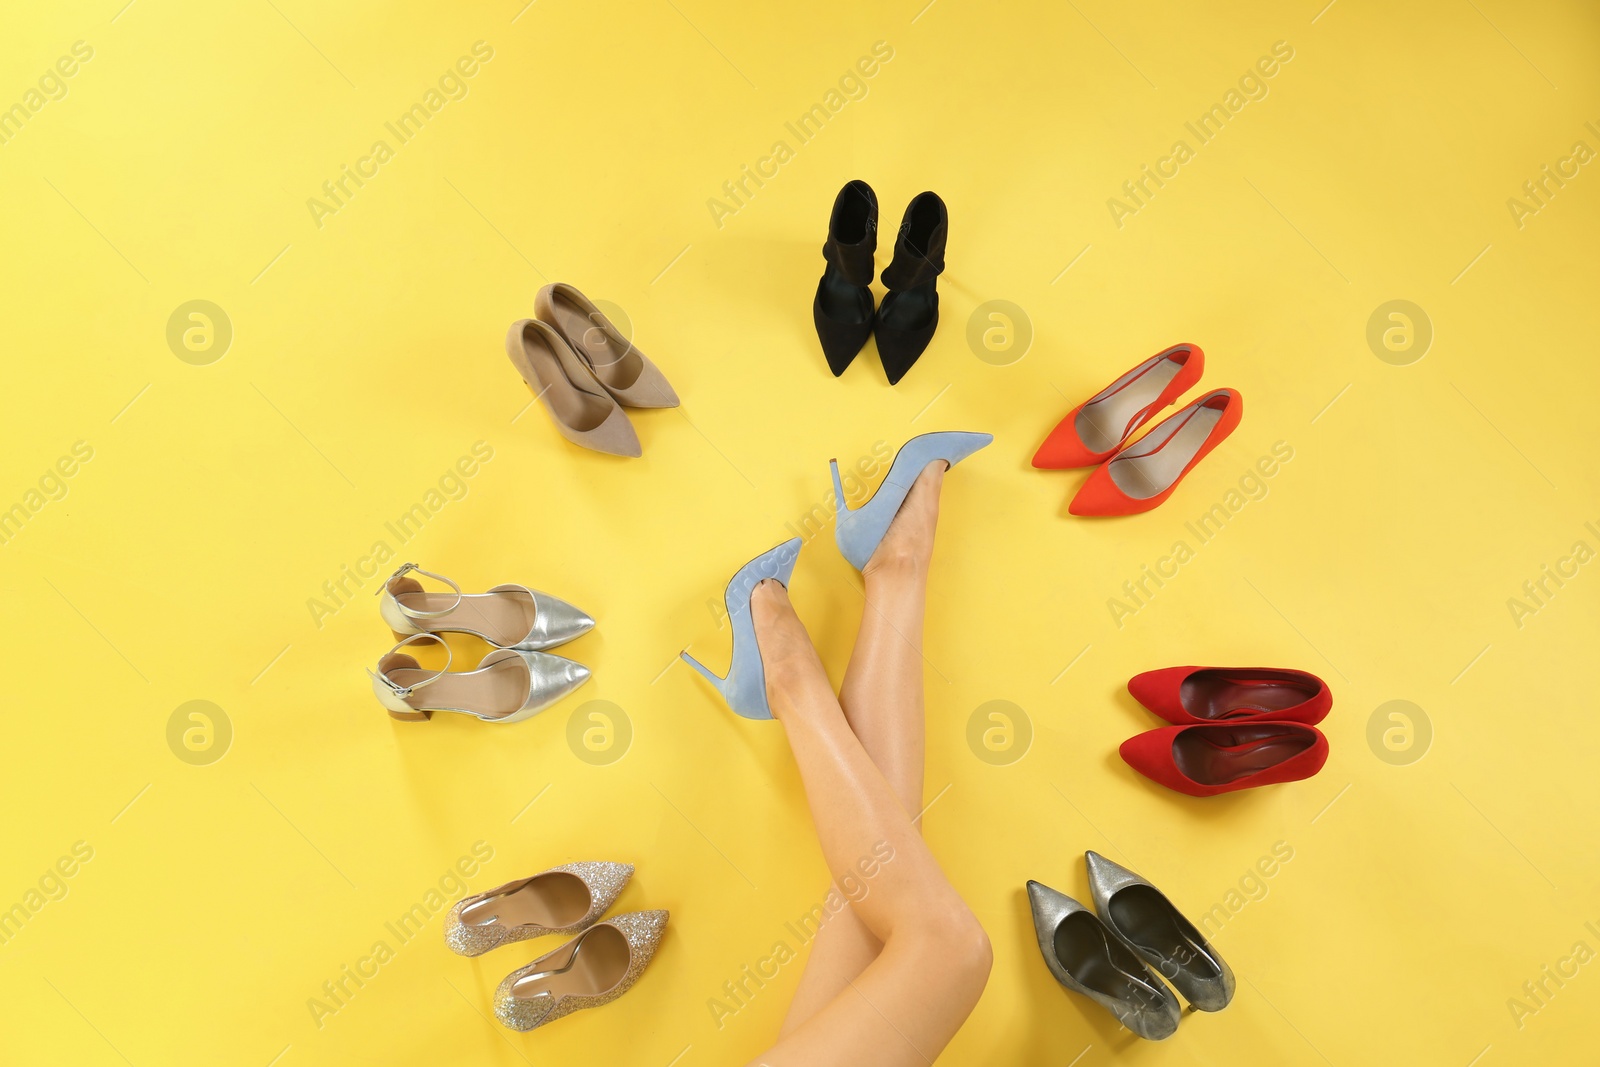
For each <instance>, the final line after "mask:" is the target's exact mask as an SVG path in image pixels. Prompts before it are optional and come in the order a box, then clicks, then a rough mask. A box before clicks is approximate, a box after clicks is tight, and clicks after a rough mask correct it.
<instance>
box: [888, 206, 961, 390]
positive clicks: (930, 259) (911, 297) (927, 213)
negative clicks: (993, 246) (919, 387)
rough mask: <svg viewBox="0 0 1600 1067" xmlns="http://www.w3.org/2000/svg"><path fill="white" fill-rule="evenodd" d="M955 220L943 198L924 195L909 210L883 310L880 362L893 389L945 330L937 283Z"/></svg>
mask: <svg viewBox="0 0 1600 1067" xmlns="http://www.w3.org/2000/svg"><path fill="white" fill-rule="evenodd" d="M949 226H950V216H949V214H948V213H947V212H946V211H945V207H944V201H943V200H940V199H939V194H938V193H918V194H917V196H916V199H914V200H912V201H911V203H910V204H909V205H908V206H907V207H906V215H905V218H904V219H903V220H901V222H900V233H899V235H898V236H896V237H895V241H894V261H893V262H892V263H890V264H889V265H888V266H887V267H885V268H884V269H883V284H884V286H885V287H886V288H888V290H889V293H888V295H887V296H885V297H884V298H883V304H882V306H880V307H879V308H878V319H877V324H876V327H875V330H876V333H877V335H878V357H879V358H880V359H882V360H883V372H884V373H885V374H887V375H888V376H889V384H890V385H893V384H894V383H895V382H898V381H899V380H900V379H901V378H903V377H905V373H906V371H908V370H910V369H911V365H912V364H913V363H915V362H916V361H917V357H918V356H920V355H922V351H923V349H925V348H927V347H928V342H929V341H932V340H933V331H934V329H935V328H936V327H937V326H938V325H939V290H938V288H937V281H936V279H937V278H938V277H939V275H940V274H941V273H943V271H944V242H945V234H946V231H947V230H948V229H949Z"/></svg>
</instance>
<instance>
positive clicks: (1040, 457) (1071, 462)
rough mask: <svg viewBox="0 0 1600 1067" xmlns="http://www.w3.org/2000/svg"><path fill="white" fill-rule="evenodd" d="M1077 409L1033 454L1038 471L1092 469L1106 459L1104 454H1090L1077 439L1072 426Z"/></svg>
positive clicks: (1080, 440)
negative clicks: (1076, 468)
mask: <svg viewBox="0 0 1600 1067" xmlns="http://www.w3.org/2000/svg"><path fill="white" fill-rule="evenodd" d="M1077 415H1078V412H1077V409H1074V410H1073V411H1072V413H1071V414H1069V415H1068V416H1067V417H1066V418H1064V419H1062V420H1061V422H1060V423H1058V424H1057V425H1056V428H1055V429H1053V430H1051V431H1050V435H1049V436H1048V437H1046V438H1045V439H1044V442H1043V443H1042V444H1040V445H1039V450H1038V451H1037V452H1035V453H1034V454H1033V465H1034V466H1035V467H1038V468H1039V469H1040V470H1071V469H1073V468H1075V467H1093V466H1094V465H1095V464H1097V463H1099V462H1100V461H1101V460H1103V459H1105V458H1106V453H1104V452H1091V451H1089V448H1088V446H1087V445H1085V444H1084V443H1083V440H1082V439H1081V438H1079V437H1078V431H1077V429H1076V428H1075V426H1074V422H1075V420H1076V418H1077Z"/></svg>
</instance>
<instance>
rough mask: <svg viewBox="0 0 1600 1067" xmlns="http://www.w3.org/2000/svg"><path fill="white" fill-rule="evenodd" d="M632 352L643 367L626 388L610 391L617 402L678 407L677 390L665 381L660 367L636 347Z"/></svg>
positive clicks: (654, 406) (635, 405) (632, 406)
mask: <svg viewBox="0 0 1600 1067" xmlns="http://www.w3.org/2000/svg"><path fill="white" fill-rule="evenodd" d="M634 352H635V354H637V355H638V356H639V359H640V360H641V361H642V362H643V364H644V366H643V369H642V370H640V372H639V377H638V378H636V379H635V380H634V383H633V384H632V385H630V386H628V387H627V388H626V389H613V390H612V391H611V392H612V395H614V396H615V397H616V398H617V402H618V403H620V404H624V405H626V406H627V407H630V408H675V407H678V406H679V405H680V404H681V403H682V401H680V400H679V399H678V393H677V390H675V389H673V388H672V383H671V382H669V381H667V376H666V375H665V374H662V373H661V368H660V367H658V366H656V365H655V364H654V363H652V362H650V360H649V359H646V358H645V356H644V354H643V353H641V352H639V350H638V349H634Z"/></svg>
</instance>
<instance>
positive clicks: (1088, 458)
mask: <svg viewBox="0 0 1600 1067" xmlns="http://www.w3.org/2000/svg"><path fill="white" fill-rule="evenodd" d="M1205 365H1206V356H1205V353H1204V352H1202V351H1201V350H1200V346H1199V345H1173V346H1172V347H1171V348H1169V349H1167V350H1166V351H1165V352H1157V353H1156V354H1155V355H1153V356H1151V357H1150V358H1149V359H1147V360H1145V361H1144V362H1143V363H1140V364H1139V365H1138V366H1136V367H1134V368H1133V369H1132V370H1130V371H1128V373H1126V374H1124V375H1123V376H1122V377H1120V378H1118V379H1117V380H1116V381H1114V382H1112V383H1111V384H1110V385H1108V386H1106V387H1105V388H1104V389H1102V390H1100V392H1098V393H1096V394H1095V395H1094V396H1092V397H1090V398H1089V399H1088V400H1085V401H1084V402H1083V403H1081V404H1079V405H1078V406H1077V407H1075V408H1073V409H1072V410H1071V411H1069V412H1068V413H1067V416H1066V418H1064V419H1062V420H1061V421H1060V422H1059V423H1058V424H1057V425H1056V428H1055V429H1054V430H1051V431H1050V436H1049V437H1046V438H1045V440H1044V444H1042V445H1040V446H1039V451H1038V452H1037V453H1035V454H1034V457H1033V465H1034V466H1035V467H1041V468H1044V469H1046V470H1063V469H1066V468H1069V467H1094V468H1095V471H1094V473H1093V474H1091V475H1089V480H1088V481H1086V482H1084V483H1083V487H1082V488H1080V489H1079V490H1078V495H1077V496H1075V497H1073V498H1072V503H1071V505H1069V506H1068V508H1067V510H1068V511H1070V512H1072V514H1074V515H1134V514H1137V513H1139V512H1141V511H1149V510H1151V509H1152V508H1155V507H1157V506H1158V505H1160V503H1161V502H1162V501H1163V500H1165V499H1167V497H1169V496H1171V495H1172V491H1173V490H1174V489H1176V488H1177V487H1178V483H1179V482H1181V481H1182V480H1183V477H1184V475H1186V474H1188V473H1189V471H1190V470H1192V469H1193V468H1194V466H1195V464H1197V463H1199V462H1200V461H1201V460H1202V459H1204V458H1205V457H1206V455H1207V454H1208V453H1209V452H1210V451H1211V450H1212V449H1213V448H1216V447H1217V446H1218V445H1219V444H1221V443H1222V442H1223V440H1224V439H1226V438H1227V436H1228V435H1229V434H1230V433H1232V432H1233V429H1234V427H1235V426H1238V425H1239V419H1240V418H1241V417H1242V416H1243V414H1244V400H1243V398H1242V397H1240V396H1239V394H1238V393H1237V392H1235V391H1234V390H1232V389H1213V390H1212V391H1211V392H1209V393H1206V394H1204V395H1203V396H1201V397H1199V398H1198V399H1196V400H1194V401H1191V402H1190V403H1189V404H1187V405H1185V406H1184V407H1183V408H1182V409H1180V410H1178V411H1176V412H1174V413H1173V414H1172V415H1171V416H1169V417H1168V418H1166V419H1164V420H1163V421H1162V422H1161V423H1160V424H1159V425H1158V426H1156V428H1155V429H1153V430H1151V431H1150V432H1149V433H1147V434H1145V435H1144V436H1143V437H1141V438H1140V439H1139V440H1138V441H1137V442H1136V443H1134V444H1132V445H1130V444H1128V439H1129V438H1131V437H1132V436H1133V435H1134V434H1135V433H1136V432H1138V430H1139V428H1140V427H1141V426H1143V425H1144V424H1145V423H1147V422H1149V421H1150V420H1151V419H1153V418H1155V416H1156V414H1157V413H1158V412H1160V411H1161V410H1162V409H1163V408H1165V407H1167V406H1168V405H1169V404H1171V403H1172V402H1173V401H1175V400H1177V399H1178V397H1180V396H1182V395H1183V393H1184V391H1185V390H1187V389H1188V388H1189V387H1190V386H1192V385H1194V384H1195V383H1196V382H1198V381H1199V380H1200V374H1201V372H1202V371H1203V370H1204V369H1205Z"/></svg>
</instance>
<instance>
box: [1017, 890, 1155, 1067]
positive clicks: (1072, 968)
mask: <svg viewBox="0 0 1600 1067" xmlns="http://www.w3.org/2000/svg"><path fill="white" fill-rule="evenodd" d="M1028 906H1029V908H1030V909H1031V910H1032V911H1033V928H1034V932H1035V933H1036V934H1037V935H1038V938H1039V951H1040V952H1041V953H1043V955H1044V962H1045V966H1047V967H1049V968H1050V973H1051V974H1052V975H1054V976H1055V979H1056V981H1058V982H1060V983H1061V984H1062V985H1063V986H1065V987H1066V988H1068V989H1070V990H1072V991H1073V992H1074V993H1081V994H1083V995H1084V996H1086V997H1088V998H1089V999H1090V1000H1092V1001H1094V1002H1095V1003H1096V1004H1099V1005H1100V1006H1101V1007H1102V1008H1105V1009H1106V1010H1107V1011H1109V1012H1110V1013H1111V1014H1112V1015H1115V1016H1116V1017H1117V1020H1118V1021H1119V1022H1121V1023H1122V1025H1123V1026H1126V1027H1127V1028H1128V1029H1129V1030H1131V1031H1133V1032H1134V1033H1135V1034H1138V1035H1139V1036H1140V1037H1142V1038H1146V1039H1147V1040H1150V1041H1161V1040H1164V1039H1165V1038H1169V1037H1171V1036H1172V1035H1173V1033H1175V1032H1176V1031H1177V1029H1178V1020H1179V1019H1180V1018H1181V1017H1182V1014H1183V1013H1182V1012H1181V1011H1180V1010H1179V1008H1178V998H1176V997H1174V996H1173V995H1172V990H1170V989H1168V988H1167V987H1166V984H1165V983H1164V982H1162V981H1161V979H1160V978H1157V977H1156V975H1155V973H1154V972H1153V971H1151V970H1150V968H1148V967H1146V966H1145V965H1144V964H1143V963H1142V962H1141V961H1140V959H1139V957H1138V956H1136V955H1134V954H1133V951H1132V950H1131V949H1129V948H1128V946H1127V945H1124V944H1123V943H1122V941H1121V940H1120V939H1118V938H1117V936H1116V935H1115V934H1113V933H1112V932H1111V931H1110V930H1109V929H1107V928H1106V925H1105V924H1104V923H1102V922H1101V921H1100V920H1099V919H1098V918H1096V917H1095V914H1094V912H1092V911H1090V910H1089V909H1088V908H1086V907H1084V906H1083V905H1082V904H1079V903H1078V902H1077V901H1076V900H1073V899H1072V898H1071V897H1069V896H1067V895H1066V894H1065V893H1060V892H1057V891H1056V890H1054V889H1051V888H1050V887H1049V886H1047V885H1044V884H1043V883H1041V882H1033V881H1030V882H1029V883H1028Z"/></svg>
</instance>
